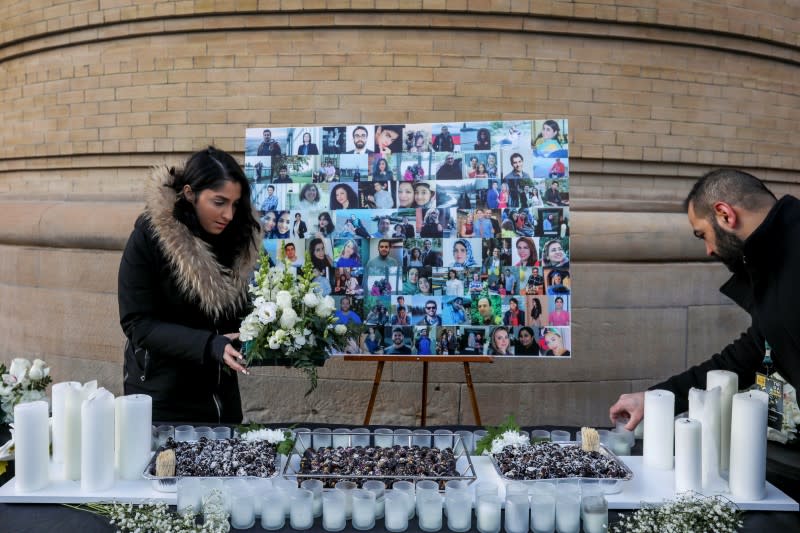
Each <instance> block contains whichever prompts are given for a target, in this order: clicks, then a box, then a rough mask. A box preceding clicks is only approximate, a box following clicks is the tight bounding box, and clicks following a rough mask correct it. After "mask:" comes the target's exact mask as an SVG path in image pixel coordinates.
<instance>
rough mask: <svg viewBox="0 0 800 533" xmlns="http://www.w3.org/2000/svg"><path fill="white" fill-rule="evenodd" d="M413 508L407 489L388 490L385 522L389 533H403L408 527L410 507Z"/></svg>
mask: <svg viewBox="0 0 800 533" xmlns="http://www.w3.org/2000/svg"><path fill="white" fill-rule="evenodd" d="M412 488H413V486H412ZM409 507H411V508H413V507H414V506H413V504H411V502H410V501H409V495H408V492H406V491H396V490H388V491H386V516H385V518H384V521H383V524H384V527H385V528H386V531H389V533H401V532H403V531H405V530H406V529H408V508H409Z"/></svg>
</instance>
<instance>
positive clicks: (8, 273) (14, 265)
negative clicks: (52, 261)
mask: <svg viewBox="0 0 800 533" xmlns="http://www.w3.org/2000/svg"><path fill="white" fill-rule="evenodd" d="M39 257H40V254H39V250H36V249H32V248H22V247H20V246H0V285H17V286H28V287H32V286H35V285H36V284H37V283H38V281H39Z"/></svg>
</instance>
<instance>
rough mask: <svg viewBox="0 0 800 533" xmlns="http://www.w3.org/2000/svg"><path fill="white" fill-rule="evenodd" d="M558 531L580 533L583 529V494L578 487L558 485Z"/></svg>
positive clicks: (560, 532) (559, 532)
mask: <svg viewBox="0 0 800 533" xmlns="http://www.w3.org/2000/svg"><path fill="white" fill-rule="evenodd" d="M556 529H557V530H558V533H578V532H579V531H580V529H581V494H580V487H578V486H577V485H568V484H559V485H558V492H557V493H556Z"/></svg>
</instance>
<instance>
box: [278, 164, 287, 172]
mask: <svg viewBox="0 0 800 533" xmlns="http://www.w3.org/2000/svg"><path fill="white" fill-rule="evenodd" d="M281 170H287V171H288V170H289V169H287V168H286V165H281V167H280V168H279V169H278V171H281Z"/></svg>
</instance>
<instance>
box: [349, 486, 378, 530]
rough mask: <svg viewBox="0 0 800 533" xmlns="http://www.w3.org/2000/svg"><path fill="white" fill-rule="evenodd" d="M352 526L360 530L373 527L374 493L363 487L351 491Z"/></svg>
mask: <svg viewBox="0 0 800 533" xmlns="http://www.w3.org/2000/svg"><path fill="white" fill-rule="evenodd" d="M352 498H353V528H354V529H358V530H361V531H365V530H369V529H372V528H373V527H375V494H374V493H372V492H370V491H368V490H364V489H355V490H353V491H352Z"/></svg>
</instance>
